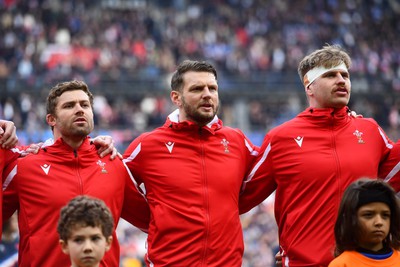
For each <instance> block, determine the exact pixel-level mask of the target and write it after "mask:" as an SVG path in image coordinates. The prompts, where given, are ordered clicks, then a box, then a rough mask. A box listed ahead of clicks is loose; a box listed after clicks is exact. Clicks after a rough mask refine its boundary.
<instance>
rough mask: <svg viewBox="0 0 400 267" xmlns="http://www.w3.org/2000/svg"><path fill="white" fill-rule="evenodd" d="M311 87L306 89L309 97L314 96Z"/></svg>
mask: <svg viewBox="0 0 400 267" xmlns="http://www.w3.org/2000/svg"><path fill="white" fill-rule="evenodd" d="M310 87H311V84H310V85H309V86H307V87H305V88H304V90H305V92H306V95H307V96H311V95H313V94H314V93H313V91H312V90H311V88H310Z"/></svg>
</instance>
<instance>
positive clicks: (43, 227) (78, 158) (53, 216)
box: [3, 138, 149, 267]
mask: <svg viewBox="0 0 400 267" xmlns="http://www.w3.org/2000/svg"><path fill="white" fill-rule="evenodd" d="M6 171H7V172H6V173H5V175H6V176H5V177H3V189H4V192H3V193H4V204H3V219H5V218H8V217H10V216H11V215H12V214H13V213H14V211H15V210H18V213H19V216H18V223H19V231H20V244H19V259H18V261H19V263H18V264H19V265H18V266H20V267H28V266H33V267H50V266H57V267H69V266H71V263H70V259H69V256H67V255H65V254H64V253H63V252H62V251H61V248H60V245H59V243H58V240H59V236H58V233H57V222H58V219H59V214H60V209H61V207H62V206H64V205H66V204H67V202H68V201H69V200H70V199H72V198H73V197H75V196H77V195H90V196H93V197H97V198H100V199H102V200H103V201H104V202H105V203H106V204H107V206H108V207H109V208H110V210H111V212H112V214H113V217H114V222H115V226H116V225H117V223H118V219H119V217H120V214H121V211H122V208H123V205H124V201H125V207H126V208H127V209H129V210H130V212H131V215H130V222H131V223H134V224H135V225H137V226H138V227H140V228H146V227H147V225H146V224H147V223H148V220H149V210H147V214H146V200H145V199H144V198H143V197H142V195H140V194H139V192H138V191H137V190H136V188H135V186H134V184H133V182H132V180H131V177H130V176H129V174H128V171H127V169H126V166H125V165H124V164H123V162H122V161H121V160H119V159H115V160H113V161H111V160H110V159H109V157H104V158H100V157H99V155H98V154H97V150H96V148H95V146H94V145H91V144H90V141H89V138H87V139H86V140H85V141H84V143H83V144H82V145H81V146H80V147H79V149H77V150H73V149H72V148H71V147H70V146H68V145H67V144H65V143H64V142H63V141H62V139H61V138H60V139H58V140H57V141H56V142H55V143H54V144H52V145H49V146H45V147H42V149H41V150H40V152H39V153H38V154H37V155H28V156H26V157H24V158H20V159H18V160H17V161H16V162H15V164H13V165H11V166H10V168H7V169H6ZM124 195H125V198H124ZM147 209H148V207H147ZM132 214H134V215H132ZM146 217H147V218H146ZM134 218H135V219H134ZM132 220H133V221H132ZM146 220H147V223H146ZM113 238H114V240H113V244H112V246H111V249H110V251H108V252H107V253H106V254H105V256H104V259H103V260H102V262H101V266H107V267H116V266H119V245H118V240H117V238H116V235H115V233H114V234H113Z"/></svg>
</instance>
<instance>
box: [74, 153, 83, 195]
mask: <svg viewBox="0 0 400 267" xmlns="http://www.w3.org/2000/svg"><path fill="white" fill-rule="evenodd" d="M74 157H75V172H76V178H77V179H78V186H79V188H78V190H79V192H80V194H81V195H83V181H82V177H81V175H80V172H79V158H78V151H77V150H76V149H74Z"/></svg>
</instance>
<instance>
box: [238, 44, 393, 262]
mask: <svg viewBox="0 0 400 267" xmlns="http://www.w3.org/2000/svg"><path fill="white" fill-rule="evenodd" d="M350 67H351V59H350V57H349V55H348V54H347V53H346V52H345V51H344V50H343V49H342V48H341V47H339V46H336V45H333V46H329V45H328V46H324V47H323V48H322V49H319V50H316V51H314V52H312V53H311V54H309V55H307V56H306V57H304V59H303V60H302V61H301V62H300V64H299V68H298V72H299V75H300V79H301V82H302V83H303V85H304V89H305V93H306V95H307V99H308V102H309V107H308V108H307V109H305V110H304V111H303V112H301V113H300V114H298V115H297V116H296V117H295V118H294V119H292V120H290V121H288V122H286V123H284V124H282V125H280V126H278V127H276V128H275V129H272V130H271V131H270V132H269V133H268V134H267V135H266V137H265V139H264V142H263V144H262V147H261V151H260V153H259V156H258V157H257V160H256V161H255V162H254V164H253V167H252V168H251V171H250V173H249V175H248V176H247V178H246V180H245V182H244V186H243V192H242V193H241V198H240V201H239V205H240V212H241V213H243V212H247V211H248V210H250V209H251V208H253V207H254V206H256V205H257V204H259V203H261V202H262V201H263V200H264V199H265V198H267V197H268V196H269V195H270V194H272V193H273V192H274V191H276V192H275V218H276V222H277V224H278V227H279V243H280V255H281V256H282V258H281V260H282V262H281V263H282V265H283V266H290V267H297V266H302V267H304V266H328V264H329V262H330V261H331V260H332V259H333V250H334V246H335V240H334V235H333V227H334V222H335V219H336V215H337V209H338V206H339V203H340V199H341V196H342V193H343V191H344V190H345V188H346V187H347V186H348V185H349V184H350V183H351V182H353V181H355V180H357V179H358V178H360V177H379V175H380V174H381V173H380V172H379V169H380V168H381V167H382V164H385V163H384V162H385V160H386V159H387V157H388V156H390V153H391V151H392V148H393V146H394V144H393V142H392V141H391V140H390V139H389V138H388V137H387V135H386V134H385V133H384V131H383V130H382V129H381V127H379V125H378V124H377V123H376V122H375V121H374V120H373V119H367V118H361V117H353V116H349V113H350V110H349V108H348V107H347V104H348V102H349V99H350V92H351V82H350V74H349V69H350ZM399 155H400V153H398V155H397V156H396V157H397V162H398V161H399ZM394 162H395V160H393V162H391V164H392V165H391V166H390V167H387V169H390V168H392V169H393V166H394V165H395V164H394ZM278 259H280V258H279V257H278Z"/></svg>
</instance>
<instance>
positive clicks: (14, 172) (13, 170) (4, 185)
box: [3, 165, 18, 191]
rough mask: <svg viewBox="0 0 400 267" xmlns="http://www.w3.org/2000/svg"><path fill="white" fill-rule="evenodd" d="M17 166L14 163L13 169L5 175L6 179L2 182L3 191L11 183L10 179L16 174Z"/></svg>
mask: <svg viewBox="0 0 400 267" xmlns="http://www.w3.org/2000/svg"><path fill="white" fill-rule="evenodd" d="M17 166H18V165H15V167H14V169H12V171H11V172H10V173H9V174H8V175H7V178H6V180H5V181H4V182H3V191H5V190H6V189H7V187H8V185H9V184H10V183H11V181H12V179H13V178H14V176H15V175H16V174H17Z"/></svg>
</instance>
